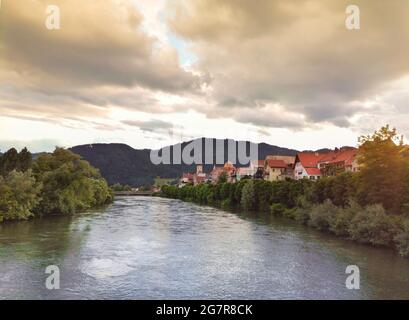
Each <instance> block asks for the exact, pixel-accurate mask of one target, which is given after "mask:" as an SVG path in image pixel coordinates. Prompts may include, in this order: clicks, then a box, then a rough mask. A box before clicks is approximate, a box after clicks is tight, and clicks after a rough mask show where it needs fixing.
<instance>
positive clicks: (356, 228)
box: [348, 205, 397, 246]
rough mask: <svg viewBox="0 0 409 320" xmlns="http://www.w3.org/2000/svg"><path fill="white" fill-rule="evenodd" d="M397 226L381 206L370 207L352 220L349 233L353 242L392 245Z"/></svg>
mask: <svg viewBox="0 0 409 320" xmlns="http://www.w3.org/2000/svg"><path fill="white" fill-rule="evenodd" d="M396 232H397V230H396V226H395V224H394V223H393V221H392V219H390V218H389V217H388V216H387V215H386V213H385V210H384V209H383V207H382V206H381V205H370V206H367V207H365V208H364V209H363V210H361V211H360V212H358V213H357V214H356V215H355V217H354V218H353V219H352V221H351V223H350V225H349V228H348V233H349V235H350V238H351V239H352V240H355V241H358V242H362V243H370V244H372V245H383V246H387V245H391V244H392V242H393V239H394V237H395V235H396Z"/></svg>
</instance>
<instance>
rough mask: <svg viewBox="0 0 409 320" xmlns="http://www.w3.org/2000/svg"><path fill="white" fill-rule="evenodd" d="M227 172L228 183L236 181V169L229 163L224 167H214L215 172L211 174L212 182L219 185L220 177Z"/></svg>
mask: <svg viewBox="0 0 409 320" xmlns="http://www.w3.org/2000/svg"><path fill="white" fill-rule="evenodd" d="M223 172H225V173H226V176H227V182H235V181H236V168H235V167H234V166H233V164H232V163H231V162H230V161H228V162H226V163H225V164H224V166H223V167H217V166H214V167H213V170H212V171H211V172H210V180H211V182H212V183H217V182H218V181H219V178H220V175H221V174H222V173H223Z"/></svg>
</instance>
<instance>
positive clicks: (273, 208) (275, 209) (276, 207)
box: [270, 203, 286, 216]
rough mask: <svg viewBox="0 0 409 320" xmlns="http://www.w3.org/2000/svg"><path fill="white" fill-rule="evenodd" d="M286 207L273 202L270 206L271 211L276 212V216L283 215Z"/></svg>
mask: <svg viewBox="0 0 409 320" xmlns="http://www.w3.org/2000/svg"><path fill="white" fill-rule="evenodd" d="M285 209H286V208H285V207H284V206H283V205H282V204H281V203H273V204H272V205H271V206H270V212H271V214H274V215H276V216H282V215H283V213H284V211H285Z"/></svg>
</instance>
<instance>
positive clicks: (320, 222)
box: [161, 178, 409, 257]
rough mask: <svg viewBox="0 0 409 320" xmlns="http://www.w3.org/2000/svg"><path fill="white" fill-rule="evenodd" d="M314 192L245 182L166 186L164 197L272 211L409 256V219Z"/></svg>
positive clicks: (310, 187) (302, 184) (287, 184)
mask: <svg viewBox="0 0 409 320" xmlns="http://www.w3.org/2000/svg"><path fill="white" fill-rule="evenodd" d="M343 179H344V178H343ZM331 182H332V181H331ZM324 183H325V182H324ZM315 188H317V184H314V183H311V182H310V181H305V180H300V181H294V180H288V181H277V182H268V181H263V180H243V181H240V182H238V183H220V184H216V185H212V184H201V185H197V186H185V187H182V188H178V187H174V186H164V187H163V188H162V194H161V195H162V196H164V197H168V198H173V199H180V200H183V201H188V202H195V203H198V204H203V205H209V206H212V207H216V208H221V209H224V210H236V211H256V212H264V213H267V212H269V213H270V214H272V215H276V216H282V217H286V218H289V219H292V220H295V221H297V222H298V223H300V224H303V225H306V226H309V227H312V228H315V229H317V230H319V231H321V232H325V233H330V234H333V235H335V236H337V237H342V238H346V239H349V240H352V241H355V242H359V243H363V244H368V245H372V246H380V247H388V248H391V249H393V250H395V251H397V252H398V253H399V254H400V255H401V256H403V257H409V219H408V218H406V217H404V216H401V215H388V214H386V212H385V210H384V208H383V207H382V205H380V204H371V205H366V206H362V205H360V204H358V203H357V202H356V201H355V200H353V199H352V198H351V197H350V198H346V199H344V200H343V202H344V204H343V205H339V206H336V205H334V201H333V200H332V199H330V198H327V199H325V200H322V201H319V200H318V201H317V200H316V201H314V199H316V198H317V197H316V196H317V195H316V193H315V192H316V189H315ZM314 190H315V191H314ZM350 192H351V191H350ZM334 194H335V195H336V197H338V198H339V197H345V196H346V195H345V194H344V195H342V194H341V193H340V192H338V193H334Z"/></svg>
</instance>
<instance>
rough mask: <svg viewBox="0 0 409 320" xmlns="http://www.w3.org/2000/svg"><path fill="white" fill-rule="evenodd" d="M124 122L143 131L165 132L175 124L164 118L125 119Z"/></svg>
mask: <svg viewBox="0 0 409 320" xmlns="http://www.w3.org/2000/svg"><path fill="white" fill-rule="evenodd" d="M122 123H123V124H126V125H128V126H133V127H138V128H139V129H140V130H142V131H147V132H164V131H169V130H171V129H172V128H173V124H172V123H170V122H165V121H162V120H155V119H153V120H148V121H142V120H123V121H122Z"/></svg>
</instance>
